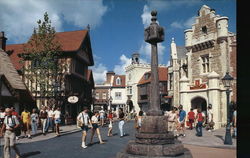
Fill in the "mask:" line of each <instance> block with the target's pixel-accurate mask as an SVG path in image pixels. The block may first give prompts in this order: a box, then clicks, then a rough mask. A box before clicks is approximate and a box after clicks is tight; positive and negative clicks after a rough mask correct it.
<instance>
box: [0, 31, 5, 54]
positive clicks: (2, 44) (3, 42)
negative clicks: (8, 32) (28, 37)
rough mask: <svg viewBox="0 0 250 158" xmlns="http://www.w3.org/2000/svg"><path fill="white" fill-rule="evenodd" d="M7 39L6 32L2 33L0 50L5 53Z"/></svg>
mask: <svg viewBox="0 0 250 158" xmlns="http://www.w3.org/2000/svg"><path fill="white" fill-rule="evenodd" d="M6 40H7V38H6V37H5V36H4V32H3V31H2V32H0V48H1V49H2V50H4V51H5V48H6Z"/></svg>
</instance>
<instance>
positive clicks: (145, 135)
mask: <svg viewBox="0 0 250 158" xmlns="http://www.w3.org/2000/svg"><path fill="white" fill-rule="evenodd" d="M151 15H152V19H151V21H152V22H151V24H150V26H149V27H147V28H146V29H145V32H144V38H145V41H146V42H148V43H150V44H151V46H152V52H151V94H150V105H149V110H148V112H147V116H143V118H142V126H141V129H140V131H139V132H138V133H136V134H135V137H136V139H135V140H131V141H129V143H128V145H127V147H126V148H125V150H123V151H122V152H119V153H118V154H117V158H153V157H154V158H165V157H166V158H167V157H176V158H191V157H192V155H191V153H190V152H189V151H188V150H187V149H185V148H184V146H183V144H182V143H181V142H180V141H178V140H176V139H175V138H174V134H173V132H169V131H168V128H167V117H166V116H164V115H163V112H162V111H161V110H160V103H159V100H160V95H159V78H158V54H157V43H159V42H162V41H163V40H164V29H163V28H162V27H161V26H159V25H158V24H157V23H156V15H157V12H156V11H152V12H151Z"/></svg>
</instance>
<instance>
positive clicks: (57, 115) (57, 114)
mask: <svg viewBox="0 0 250 158" xmlns="http://www.w3.org/2000/svg"><path fill="white" fill-rule="evenodd" d="M54 120H55V125H56V135H57V136H59V135H60V129H59V124H60V123H61V111H60V107H57V109H56V110H55V111H54Z"/></svg>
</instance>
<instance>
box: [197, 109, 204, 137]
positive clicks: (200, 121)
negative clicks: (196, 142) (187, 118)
mask: <svg viewBox="0 0 250 158" xmlns="http://www.w3.org/2000/svg"><path fill="white" fill-rule="evenodd" d="M197 112H198V113H197V115H196V122H197V124H196V136H197V137H202V124H203V122H204V118H205V116H204V113H202V112H201V109H200V108H198V109H197Z"/></svg>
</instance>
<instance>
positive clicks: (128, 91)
mask: <svg viewBox="0 0 250 158" xmlns="http://www.w3.org/2000/svg"><path fill="white" fill-rule="evenodd" d="M127 94H128V95H132V86H128V87H127Z"/></svg>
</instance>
